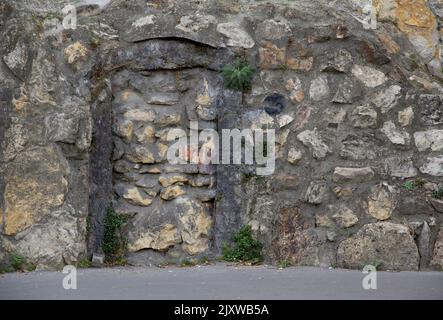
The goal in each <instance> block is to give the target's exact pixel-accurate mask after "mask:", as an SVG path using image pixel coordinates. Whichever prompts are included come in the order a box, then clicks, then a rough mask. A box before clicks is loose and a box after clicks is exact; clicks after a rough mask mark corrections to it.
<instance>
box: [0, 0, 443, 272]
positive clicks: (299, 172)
mask: <svg viewBox="0 0 443 320" xmlns="http://www.w3.org/2000/svg"><path fill="white" fill-rule="evenodd" d="M98 2H99V1H97V3H98ZM67 3H68V1H59V2H57V4H54V2H51V6H45V4H44V1H39V2H38V3H36V2H32V1H10V2H8V1H6V2H0V21H1V24H0V28H1V33H0V34H1V35H0V39H2V42H3V43H4V45H3V46H2V47H1V49H0V55H1V56H2V57H3V58H2V61H1V63H0V81H1V86H0V116H1V117H0V142H1V145H2V147H1V149H0V160H1V161H0V192H1V194H2V197H0V226H1V228H0V230H1V235H0V247H1V250H0V260H3V261H7V258H8V256H9V254H11V253H18V254H20V255H23V256H25V257H27V259H28V260H29V261H31V262H33V263H35V264H37V265H38V266H39V267H55V266H59V265H62V264H68V263H76V262H78V261H80V260H81V259H84V258H88V257H90V256H91V254H92V253H100V252H101V245H102V243H101V241H102V238H103V219H104V216H105V214H106V211H107V209H108V208H109V207H113V208H114V210H115V211H116V212H117V213H118V214H121V215H125V216H127V223H126V224H125V226H124V234H125V238H126V239H127V248H126V249H127V254H126V255H127V259H128V262H129V263H131V264H136V265H151V264H160V263H165V262H177V261H180V260H181V259H194V258H199V257H202V256H208V257H214V256H217V255H218V254H219V253H220V248H221V246H222V244H223V243H224V242H225V241H228V240H229V238H230V236H231V234H232V233H233V232H235V231H236V230H238V229H239V228H240V227H241V226H242V225H244V224H250V225H251V226H252V229H253V230H254V233H255V235H256V236H257V237H258V238H259V239H260V240H261V242H262V243H263V244H264V248H263V254H264V257H265V260H266V262H268V263H273V264H278V263H280V262H282V261H287V262H290V263H291V264H294V265H314V266H324V267H328V266H332V267H344V268H360V267H362V265H364V264H367V263H373V264H377V265H379V267H380V268H382V269H390V270H391V269H395V270H418V269H427V268H430V267H431V268H437V269H439V268H440V269H441V268H443V253H442V246H443V238H442V236H443V231H441V228H442V224H441V223H442V216H441V215H442V213H443V199H438V197H435V194H436V192H437V191H438V190H439V189H441V188H443V155H442V154H443V87H442V80H443V74H442V64H441V48H442V37H443V31H442V23H441V22H442V20H441V19H442V15H443V14H442V8H443V4H442V3H441V1H425V0H420V1H419V0H415V1H414V0H395V1H394V0H392V1H374V3H373V5H374V9H375V10H376V12H377V28H376V29H375V30H371V29H367V28H365V27H364V26H363V25H362V23H361V20H362V19H364V16H363V12H364V11H365V10H366V9H367V8H366V7H365V4H366V2H363V1H351V0H349V1H332V2H331V1H320V0H319V1H303V0H300V1H290V2H288V1H268V2H266V1H250V2H249V1H231V0H223V1H209V0H207V1H186V2H185V1H173V0H169V1H148V2H146V1H131V2H130V3H127V2H123V1H117V0H116V1H110V2H109V3H107V1H100V5H93V4H92V5H81V4H78V6H77V12H78V27H77V29H75V30H63V28H58V29H57V28H54V24H53V23H51V22H54V20H56V21H59V22H61V19H62V18H63V17H62V16H60V9H61V8H63V6H64V5H65V4H67ZM368 3H369V1H368ZM238 57H240V58H243V59H245V60H246V61H248V63H249V64H251V65H252V66H254V67H255V73H254V77H253V81H252V88H251V90H249V91H247V92H243V93H241V92H237V91H232V90H228V89H227V88H226V87H225V85H224V83H223V78H222V77H221V75H220V72H219V71H220V70H221V68H222V67H223V66H224V65H226V64H229V63H232V62H233V61H235V59H236V58H238ZM191 120H192V121H198V125H199V128H198V130H203V129H205V128H212V129H218V130H219V131H221V129H230V128H239V129H243V128H271V129H275V130H276V155H277V160H276V170H275V172H274V173H273V174H272V175H269V176H260V175H256V174H255V169H256V168H255V166H253V165H224V164H220V165H203V164H191V163H189V164H186V165H178V164H171V163H169V162H168V161H167V159H166V154H167V151H168V148H169V147H170V146H171V144H172V143H174V141H171V140H170V139H168V132H169V131H170V130H172V129H174V128H181V129H185V131H186V132H187V133H188V134H190V133H191V131H192V128H190V127H189V123H190V122H189V121H191ZM188 156H190V154H188ZM433 194H434V197H433Z"/></svg>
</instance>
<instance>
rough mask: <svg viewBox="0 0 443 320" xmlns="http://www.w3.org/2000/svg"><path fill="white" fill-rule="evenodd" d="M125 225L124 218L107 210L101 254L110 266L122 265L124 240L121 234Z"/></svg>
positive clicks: (111, 210)
mask: <svg viewBox="0 0 443 320" xmlns="http://www.w3.org/2000/svg"><path fill="white" fill-rule="evenodd" d="M125 223H126V217H124V216H121V215H118V214H116V213H115V211H114V209H112V208H109V209H108V210H107V213H106V217H105V220H104V234H103V252H104V253H105V254H106V262H108V263H111V264H124V253H125V247H126V239H125V238H124V237H123V234H122V227H123V225H124V224H125Z"/></svg>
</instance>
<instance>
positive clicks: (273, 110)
mask: <svg viewBox="0 0 443 320" xmlns="http://www.w3.org/2000/svg"><path fill="white" fill-rule="evenodd" d="M285 102H286V101H285V97H284V96H283V95H281V94H279V93H273V94H271V95H269V96H267V97H266V98H265V101H264V103H265V111H266V112H267V113H268V114H269V115H276V114H279V113H281V112H282V111H283V108H284V107H285Z"/></svg>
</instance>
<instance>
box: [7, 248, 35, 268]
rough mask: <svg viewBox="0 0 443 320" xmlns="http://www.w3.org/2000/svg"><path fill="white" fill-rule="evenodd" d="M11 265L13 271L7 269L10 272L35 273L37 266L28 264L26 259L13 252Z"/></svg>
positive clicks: (10, 259) (10, 257)
mask: <svg viewBox="0 0 443 320" xmlns="http://www.w3.org/2000/svg"><path fill="white" fill-rule="evenodd" d="M9 263H10V265H11V267H12V269H10V268H7V269H8V271H14V270H15V271H34V270H35V265H34V264H32V263H28V261H27V260H26V258H25V257H24V256H22V255H20V254H18V253H16V252H12V253H11V254H10V255H9Z"/></svg>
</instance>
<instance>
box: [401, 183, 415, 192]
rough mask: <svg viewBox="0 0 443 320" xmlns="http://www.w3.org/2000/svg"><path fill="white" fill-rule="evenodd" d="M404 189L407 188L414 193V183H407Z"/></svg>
mask: <svg viewBox="0 0 443 320" xmlns="http://www.w3.org/2000/svg"><path fill="white" fill-rule="evenodd" d="M403 188H405V189H406V190H408V191H412V190H414V183H413V182H412V181H406V182H405V183H404V184H403Z"/></svg>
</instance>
